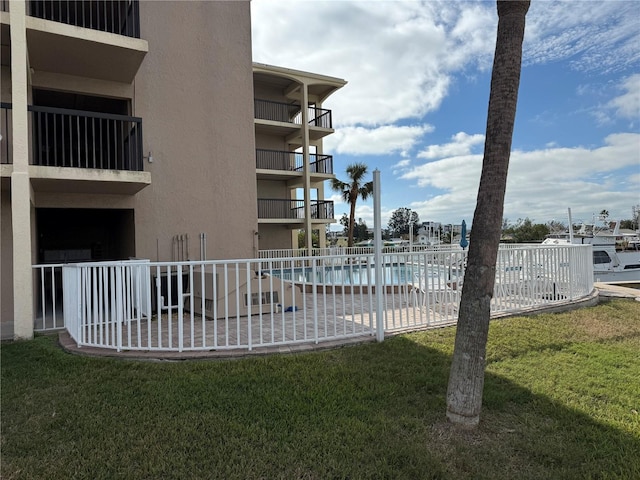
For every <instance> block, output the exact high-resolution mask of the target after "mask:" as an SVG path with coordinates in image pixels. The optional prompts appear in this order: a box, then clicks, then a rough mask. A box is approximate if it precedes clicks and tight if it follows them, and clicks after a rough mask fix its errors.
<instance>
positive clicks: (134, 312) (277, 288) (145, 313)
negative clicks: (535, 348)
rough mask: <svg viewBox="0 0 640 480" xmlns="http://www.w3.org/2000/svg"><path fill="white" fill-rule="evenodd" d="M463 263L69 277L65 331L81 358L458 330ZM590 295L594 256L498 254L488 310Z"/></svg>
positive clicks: (139, 266) (204, 268)
mask: <svg viewBox="0 0 640 480" xmlns="http://www.w3.org/2000/svg"><path fill="white" fill-rule="evenodd" d="M466 255H467V252H465V251H462V250H449V251H423V252H413V253H408V252H406V253H403V252H401V253H388V254H385V255H383V261H382V263H381V264H380V265H378V266H376V265H374V263H373V255H372V254H360V255H357V254H354V253H350V254H348V255H331V256H307V257H300V258H289V259H283V258H265V259H249V260H226V261H223V260H219V261H218V260H216V261H198V262H172V263H166V262H148V261H127V262H108V263H92V264H89V263H87V264H71V265H64V266H62V279H63V289H64V291H63V299H64V319H65V323H64V325H65V328H66V329H67V330H68V331H69V333H70V334H71V336H72V337H73V338H74V339H75V340H76V342H77V343H78V345H79V346H96V347H103V348H109V349H116V350H118V351H120V350H158V351H187V350H225V349H245V350H252V349H254V348H258V347H267V346H277V345H286V344H295V343H319V342H322V341H327V340H340V339H346V338H349V337H353V336H370V335H373V334H374V333H375V331H376V326H377V322H378V321H381V322H383V325H384V328H385V330H386V331H387V332H391V331H401V330H406V329H415V328H423V327H428V326H436V325H448V324H454V323H455V322H456V320H457V315H458V307H459V301H460V293H461V289H462V287H463V283H464V267H465V263H466ZM55 268H59V266H56V267H55ZM376 268H380V269H381V272H382V275H381V278H382V283H381V284H380V285H376V283H375V278H376ZM592 289H593V268H592V263H591V247H590V246H589V245H585V246H561V247H558V246H553V247H536V248H532V247H523V248H520V249H515V248H511V249H501V250H500V252H499V255H498V264H497V268H496V283H495V289H494V297H493V300H492V303H491V308H492V312H493V313H499V312H518V311H521V310H523V309H529V308H531V307H540V306H545V305H554V304H560V303H565V302H570V301H573V300H576V299H580V298H584V297H585V296H587V295H589V294H590V292H591V291H592ZM379 296H381V297H382V305H383V307H382V317H381V318H379V317H378V316H377V311H376V305H377V299H378V298H379Z"/></svg>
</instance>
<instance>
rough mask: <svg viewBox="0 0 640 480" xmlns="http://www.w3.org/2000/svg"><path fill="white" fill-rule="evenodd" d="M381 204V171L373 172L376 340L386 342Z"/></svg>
mask: <svg viewBox="0 0 640 480" xmlns="http://www.w3.org/2000/svg"><path fill="white" fill-rule="evenodd" d="M381 211H382V209H381V203H380V170H378V169H377V168H376V169H375V170H374V171H373V245H374V247H373V248H374V261H373V263H374V265H373V268H374V269H375V273H376V282H375V284H376V340H377V341H378V342H382V341H383V340H384V318H383V310H382V293H383V292H382V289H383V286H382V213H381Z"/></svg>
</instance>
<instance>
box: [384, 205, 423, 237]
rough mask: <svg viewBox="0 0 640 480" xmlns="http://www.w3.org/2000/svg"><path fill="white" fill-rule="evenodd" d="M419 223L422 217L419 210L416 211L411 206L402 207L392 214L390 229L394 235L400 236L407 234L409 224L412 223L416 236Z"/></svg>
mask: <svg viewBox="0 0 640 480" xmlns="http://www.w3.org/2000/svg"><path fill="white" fill-rule="evenodd" d="M419 223H420V218H419V217H418V213H417V212H414V211H413V210H411V209H410V208H406V207H402V208H398V209H397V210H395V211H394V212H393V213H392V214H391V218H389V230H391V234H392V235H393V236H395V237H399V236H400V235H407V234H408V233H409V225H411V226H412V227H413V228H412V230H413V234H414V236H415V234H416V233H417V231H418V229H419V228H420V226H419Z"/></svg>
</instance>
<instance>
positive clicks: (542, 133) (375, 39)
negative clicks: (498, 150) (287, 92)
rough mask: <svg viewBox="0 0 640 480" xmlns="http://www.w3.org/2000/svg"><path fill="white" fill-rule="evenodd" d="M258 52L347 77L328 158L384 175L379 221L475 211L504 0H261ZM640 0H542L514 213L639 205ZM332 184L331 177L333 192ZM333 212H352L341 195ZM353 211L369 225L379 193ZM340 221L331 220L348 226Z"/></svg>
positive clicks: (510, 192)
mask: <svg viewBox="0 0 640 480" xmlns="http://www.w3.org/2000/svg"><path fill="white" fill-rule="evenodd" d="M251 8H252V24H253V29H252V30H253V31H252V35H253V59H254V61H256V62H261V63H268V64H272V65H278V66H284V67H289V68H295V69H299V70H305V71H310V72H316V73H322V74H325V75H331V76H335V77H339V78H343V79H345V80H347V81H348V82H349V83H348V84H347V85H346V86H345V87H344V88H342V89H341V90H339V91H338V92H336V93H335V94H334V95H333V96H332V97H330V98H329V99H328V100H327V101H326V102H325V104H324V105H323V106H324V107H326V108H330V109H332V110H333V119H334V127H335V130H336V132H335V133H334V134H333V135H331V136H330V137H327V139H326V140H325V153H330V154H332V155H333V156H334V171H335V172H336V174H337V176H338V178H341V179H343V180H344V179H346V178H345V173H344V171H345V168H346V166H347V165H348V164H350V163H353V162H364V163H366V164H367V165H369V167H370V169H371V170H372V171H373V169H375V168H378V169H379V170H380V172H381V179H382V202H381V203H382V209H383V223H385V224H386V222H387V220H388V217H389V215H390V214H391V212H393V211H394V210H395V209H397V208H400V207H409V208H411V209H413V210H415V211H417V212H418V214H419V216H420V220H421V221H436V222H442V223H457V224H459V223H460V222H461V221H462V219H465V220H466V221H467V223H470V222H471V220H472V218H473V211H474V209H475V202H476V195H477V189H478V183H479V177H480V168H481V165H482V151H483V148H484V133H485V123H486V115H487V105H488V100H489V83H490V79H491V65H492V61H493V51H494V48H495V36H496V27H497V21H498V18H497V13H496V5H495V2H488V1H473V2H463V1H445V2H436V1H417V0H404V1H402V0H391V1H382V0H378V1H376V0H369V1H364V0H327V1H319V0H252V2H251ZM639 18H640V2H638V1H616V0H609V1H603V2H596V1H571V2H561V1H548V0H533V1H532V5H531V8H530V10H529V13H528V14H527V26H526V29H525V41H524V47H523V50H524V53H523V68H522V77H521V83H520V92H519V97H518V112H517V115H516V124H515V131H514V138H513V145H512V155H511V162H510V168H509V179H508V183H507V192H506V198H505V210H504V216H505V217H506V218H508V219H509V220H510V221H512V222H515V221H516V220H517V219H518V218H525V217H529V218H530V219H532V220H533V221H534V222H536V223H545V222H547V221H549V220H560V221H565V222H566V212H567V208H568V207H571V209H572V213H573V218H574V221H579V220H587V221H588V220H590V219H591V217H592V215H593V214H594V213H595V214H597V213H599V212H600V211H601V210H603V209H606V210H608V211H609V213H610V216H611V217H612V218H622V219H626V218H631V208H632V206H633V205H638V204H640V20H638V19H639ZM330 194H331V192H327V195H326V196H329V195H330ZM332 199H333V200H334V201H335V202H336V203H335V209H336V218H339V217H340V216H341V215H342V213H344V212H347V211H348V206H347V205H346V204H344V203H342V202H341V200H340V198H339V196H338V195H337V194H335V195H333V197H332ZM356 216H357V217H360V218H362V219H363V220H365V221H366V222H367V224H368V225H370V226H372V225H373V205H372V202H371V201H368V202H359V204H358V208H357V212H356ZM339 228H340V227H339V226H334V227H333V229H334V230H335V229H339Z"/></svg>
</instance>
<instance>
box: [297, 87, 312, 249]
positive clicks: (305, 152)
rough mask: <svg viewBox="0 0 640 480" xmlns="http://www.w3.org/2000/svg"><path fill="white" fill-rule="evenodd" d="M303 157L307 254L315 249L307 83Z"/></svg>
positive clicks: (303, 109) (303, 108)
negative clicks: (312, 225)
mask: <svg viewBox="0 0 640 480" xmlns="http://www.w3.org/2000/svg"><path fill="white" fill-rule="evenodd" d="M301 90H302V92H301V95H302V98H301V99H300V102H301V104H302V156H303V163H304V167H303V170H302V171H303V176H304V230H305V243H306V247H307V253H308V254H311V249H312V248H313V230H312V228H311V175H310V173H309V90H308V85H307V84H306V83H303V84H302V89H301Z"/></svg>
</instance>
